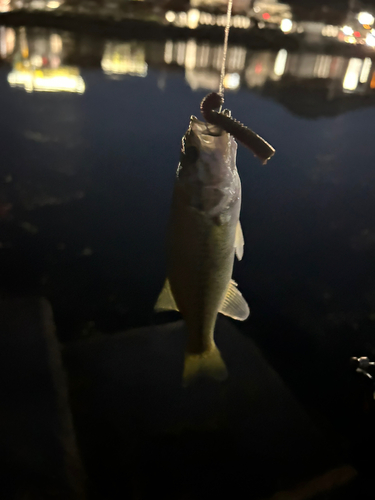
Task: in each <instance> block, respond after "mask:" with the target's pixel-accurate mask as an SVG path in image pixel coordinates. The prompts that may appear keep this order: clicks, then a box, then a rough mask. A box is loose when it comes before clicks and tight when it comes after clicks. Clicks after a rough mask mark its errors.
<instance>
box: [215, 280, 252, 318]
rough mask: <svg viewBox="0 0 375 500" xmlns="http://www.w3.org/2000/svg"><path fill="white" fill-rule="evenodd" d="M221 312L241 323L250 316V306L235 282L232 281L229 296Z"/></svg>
mask: <svg viewBox="0 0 375 500" xmlns="http://www.w3.org/2000/svg"><path fill="white" fill-rule="evenodd" d="M219 312H221V314H225V316H229V317H230V318H233V319H238V320H239V321H244V320H245V319H247V318H248V316H249V314H250V309H249V306H248V305H247V302H246V300H245V299H244V298H243V297H242V294H241V292H240V291H239V290H238V288H237V283H236V282H235V281H233V280H230V283H229V286H228V290H227V294H226V296H225V299H224V300H223V303H222V304H221V307H220V309H219Z"/></svg>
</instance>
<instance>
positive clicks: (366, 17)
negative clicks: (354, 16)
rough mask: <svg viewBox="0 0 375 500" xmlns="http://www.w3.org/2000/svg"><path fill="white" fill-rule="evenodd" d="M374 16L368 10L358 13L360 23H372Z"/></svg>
mask: <svg viewBox="0 0 375 500" xmlns="http://www.w3.org/2000/svg"><path fill="white" fill-rule="evenodd" d="M374 20H375V19H374V16H373V15H372V14H370V13H369V12H360V13H359V14H358V21H359V22H360V23H361V24H374Z"/></svg>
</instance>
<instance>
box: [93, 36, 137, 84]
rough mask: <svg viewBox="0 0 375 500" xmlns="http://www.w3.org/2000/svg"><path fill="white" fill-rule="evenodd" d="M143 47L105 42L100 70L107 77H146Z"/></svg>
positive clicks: (133, 43) (133, 44) (134, 43)
mask: <svg viewBox="0 0 375 500" xmlns="http://www.w3.org/2000/svg"><path fill="white" fill-rule="evenodd" d="M145 58H146V54H145V48H144V45H143V44H141V43H137V42H131V43H116V42H107V43H106V45H105V49H104V54H103V57H102V63H101V65H102V69H103V71H104V73H106V74H107V75H131V76H142V77H144V76H146V75H147V63H146V60H145Z"/></svg>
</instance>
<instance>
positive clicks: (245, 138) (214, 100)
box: [201, 92, 275, 165]
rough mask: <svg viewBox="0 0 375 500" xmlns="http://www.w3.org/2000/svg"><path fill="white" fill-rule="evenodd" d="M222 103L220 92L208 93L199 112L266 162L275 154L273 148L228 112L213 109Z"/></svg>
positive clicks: (218, 107)
mask: <svg viewBox="0 0 375 500" xmlns="http://www.w3.org/2000/svg"><path fill="white" fill-rule="evenodd" d="M222 104H223V98H222V97H221V95H220V94H217V93H216V92H213V93H212V94H208V95H207V96H206V97H205V98H204V99H203V101H202V102H201V112H202V115H203V117H204V119H205V120H206V121H207V122H208V123H211V124H212V125H217V126H218V127H221V128H222V129H223V130H225V131H226V132H228V134H230V135H232V136H233V137H234V138H235V139H237V140H238V141H239V142H241V143H242V144H243V145H244V146H246V147H247V148H249V149H250V150H251V151H252V152H253V153H254V155H255V156H257V157H258V158H259V159H260V160H261V161H262V162H263V165H264V164H265V163H267V160H269V159H270V158H271V157H272V156H273V155H274V154H275V150H274V148H273V147H272V146H271V145H270V144H268V142H267V141H265V140H264V139H262V137H260V136H259V135H258V134H256V133H255V132H253V131H252V130H251V129H249V128H248V127H246V126H245V125H243V124H242V123H241V122H239V121H237V120H235V119H234V118H232V117H231V116H230V113H229V112H225V111H223V112H221V111H215V110H216V109H220V107H221V106H222Z"/></svg>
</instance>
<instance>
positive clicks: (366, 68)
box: [359, 57, 372, 83]
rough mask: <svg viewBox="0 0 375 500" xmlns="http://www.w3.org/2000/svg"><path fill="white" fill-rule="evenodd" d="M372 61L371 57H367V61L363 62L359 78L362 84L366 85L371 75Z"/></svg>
mask: <svg viewBox="0 0 375 500" xmlns="http://www.w3.org/2000/svg"><path fill="white" fill-rule="evenodd" d="M371 65H372V61H371V59H370V58H369V57H366V59H365V60H364V61H363V66H362V69H361V74H360V76H359V81H360V82H361V83H366V82H367V80H368V77H369V74H370V69H371Z"/></svg>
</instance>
